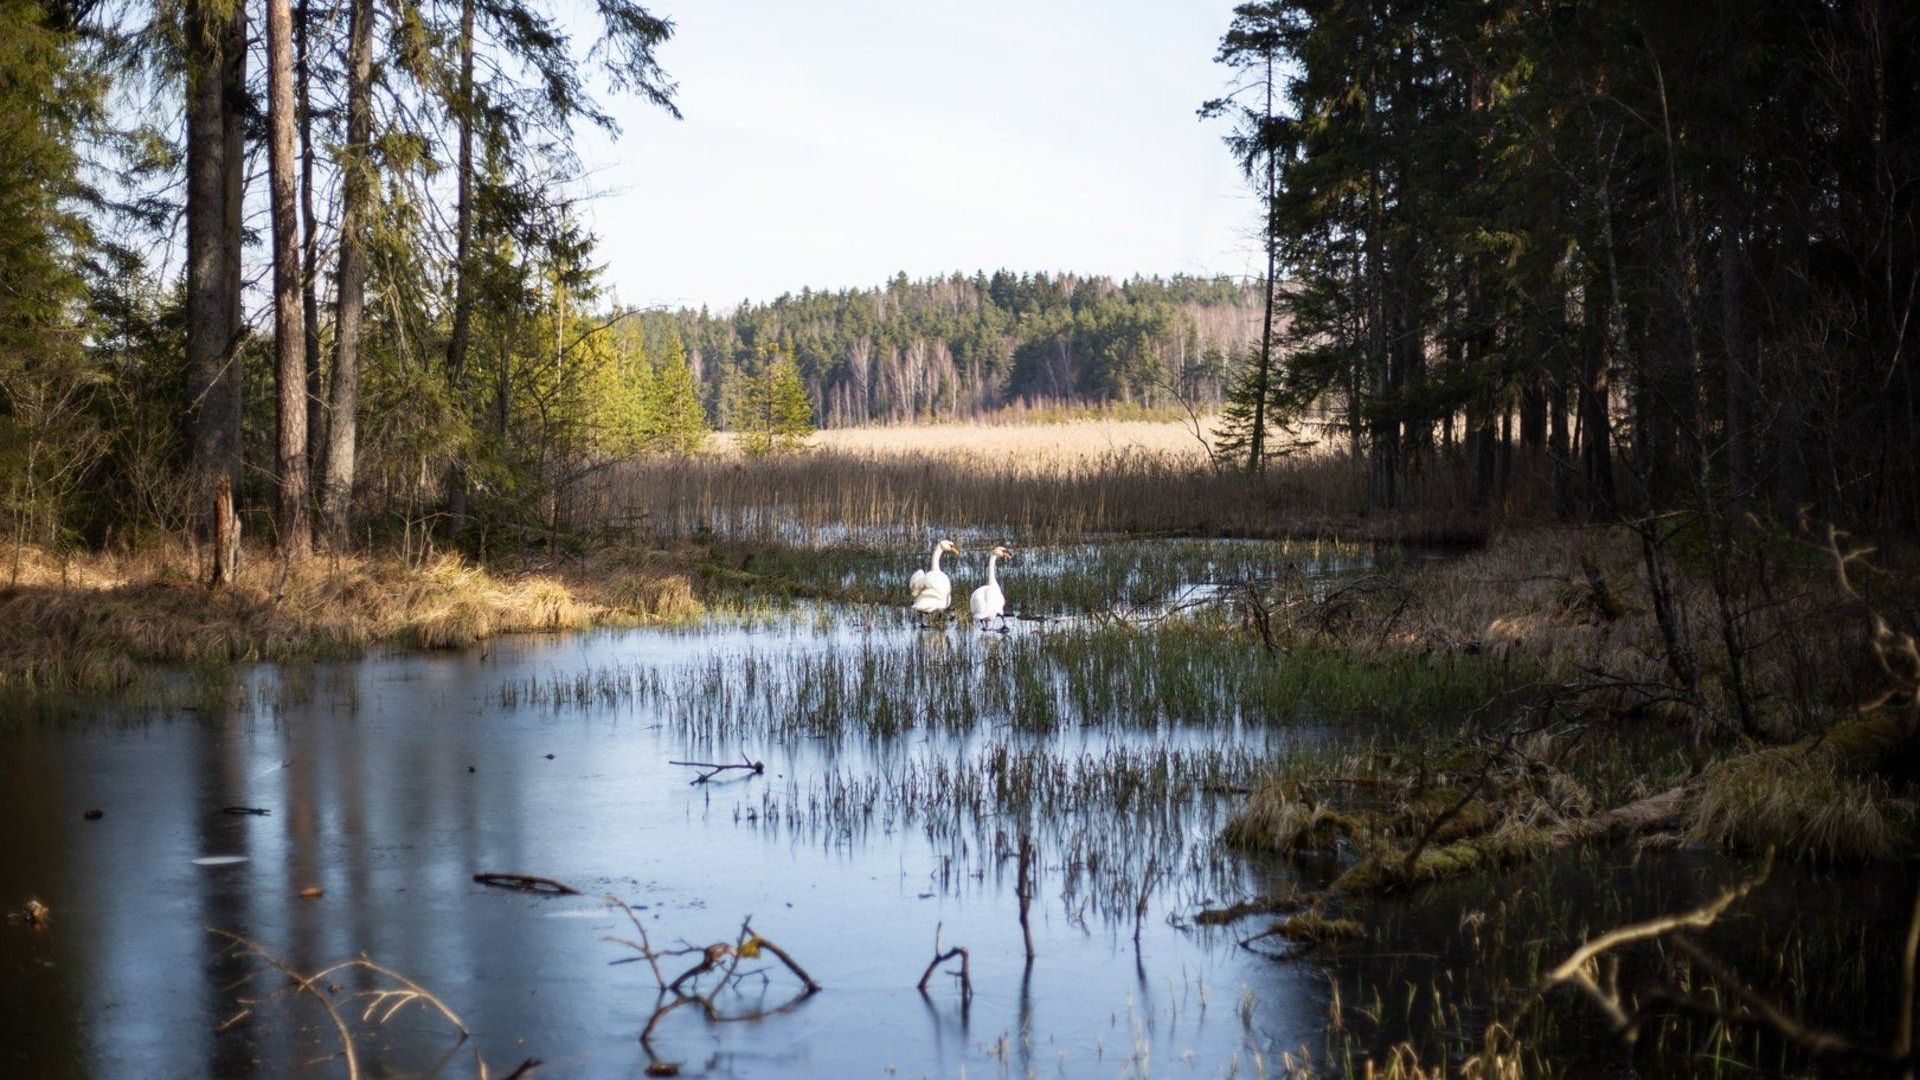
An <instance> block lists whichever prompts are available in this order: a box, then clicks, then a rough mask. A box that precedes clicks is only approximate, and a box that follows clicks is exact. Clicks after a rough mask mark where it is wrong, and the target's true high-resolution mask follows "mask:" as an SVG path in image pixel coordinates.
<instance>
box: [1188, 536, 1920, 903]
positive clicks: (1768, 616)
mask: <svg viewBox="0 0 1920 1080" xmlns="http://www.w3.org/2000/svg"><path fill="white" fill-rule="evenodd" d="M1758 542H1771V543H1776V544H1779V545H1781V553H1782V555H1783V556H1784V555H1786V554H1790V553H1791V550H1792V549H1791V548H1790V545H1791V543H1792V542H1790V541H1785V540H1779V539H1775V540H1773V541H1765V540H1761V541H1758ZM1802 554H1805V552H1802ZM1785 563H1786V560H1785V559H1784V558H1782V559H1780V560H1777V561H1776V563H1775V565H1776V566H1778V565H1782V564H1785ZM1792 565H1793V566H1794V569H1792V570H1790V571H1787V572H1781V573H1777V574H1776V578H1775V581H1774V586H1773V588H1772V589H1771V590H1770V591H1766V590H1758V589H1754V590H1751V591H1748V590H1746V589H1744V588H1743V589H1742V590H1741V596H1742V600H1741V602H1740V603H1739V604H1738V605H1737V610H1738V611H1739V612H1740V613H1741V628H1740V634H1741V637H1742V638H1743V639H1744V647H1743V651H1744V660H1745V688H1746V691H1747V695H1748V698H1749V700H1750V702H1751V705H1752V707H1753V710H1754V714H1755V718H1756V727H1757V729H1758V731H1759V732H1760V734H1761V736H1762V737H1761V738H1760V739H1759V740H1755V739H1754V738H1752V737H1751V736H1750V735H1748V734H1745V733H1740V732H1738V730H1737V728H1738V725H1737V724H1736V723H1735V722H1734V719H1733V717H1734V709H1735V704H1734V698H1733V693H1732V689H1731V688H1732V672H1731V666H1730V665H1729V664H1728V663H1727V662H1726V648H1725V644H1724V641H1723V640H1722V638H1721V627H1720V623H1719V621H1718V614H1717V610H1716V604H1715V597H1714V595H1713V590H1712V588H1711V587H1710V585H1709V582H1708V581H1707V580H1706V573H1705V568H1704V565H1702V562H1701V556H1699V555H1697V554H1696V555H1694V556H1690V557H1678V556H1676V558H1675V560H1674V564H1673V566H1672V567H1671V574H1672V575H1673V579H1674V581H1675V582H1676V589H1677V603H1678V606H1679V607H1680V608H1681V609H1682V610H1683V611H1684V613H1685V616H1686V618H1685V622H1686V624H1687V643H1688V645H1689V647H1690V648H1691V650H1692V652H1693V655H1694V656H1695V658H1696V660H1697V663H1698V666H1699V680H1698V686H1697V688H1695V689H1692V690H1689V689H1688V688H1686V687H1683V686H1681V685H1680V684H1679V682H1678V680H1676V678H1675V676H1674V674H1673V672H1672V671H1671V670H1670V668H1669V666H1668V664H1667V660H1666V654H1665V647H1666V645H1665V640H1664V637H1663V634H1662V632H1661V630H1660V628H1659V626H1658V623H1657V620H1656V619H1655V617H1654V614H1653V611H1652V605H1651V602H1650V600H1649V598H1648V591H1647V589H1646V586H1645V582H1644V575H1645V573H1646V567H1645V564H1644V561H1643V559H1642V556H1641V553H1640V549H1639V546H1638V542H1637V538H1635V537H1634V536H1633V535H1632V534H1630V533H1628V532H1626V531H1624V530H1533V531H1529V532H1526V533H1522V534H1517V535H1514V536H1510V537H1506V538H1502V539H1500V540H1497V541H1495V542H1494V543H1492V544H1490V545H1488V546H1487V547H1486V548H1485V549H1483V550H1481V551H1478V552H1475V553H1472V554H1470V555H1467V556H1464V557H1462V558H1459V559H1456V560H1450V561H1446V562H1442V563H1438V564H1419V563H1416V564H1413V565H1412V566H1411V567H1408V568H1402V569H1397V570H1392V571H1389V572H1387V573H1384V574H1381V575H1377V576H1375V577H1373V578H1366V579H1362V580H1361V581H1359V582H1354V583H1333V584H1327V583H1320V584H1317V585H1316V584H1314V583H1311V582H1290V583H1285V584H1283V586H1282V587H1281V588H1280V589H1279V590H1277V591H1276V593H1275V595H1274V596H1273V598H1272V599H1271V600H1270V601H1269V611H1268V614H1267V625H1268V627H1269V633H1270V634H1271V635H1272V636H1274V637H1275V638H1277V639H1279V640H1281V641H1282V642H1289V643H1291V642H1309V643H1312V644H1313V645H1315V646H1319V647H1339V648H1346V649H1351V650H1356V651H1359V652H1361V653H1363V654H1370V655H1376V656H1387V655H1394V654H1402V655H1404V654H1414V655H1428V654H1446V653H1478V654H1487V653H1492V654H1493V655H1495V656H1498V657H1502V658H1506V659H1509V660H1511V662H1512V663H1513V664H1514V665H1515V670H1518V671H1525V672H1527V673H1528V678H1529V680H1530V682H1529V683H1528V685H1527V686H1525V687H1523V691H1524V692H1523V693H1522V694H1521V695H1520V696H1523V697H1525V698H1527V699H1528V700H1529V701H1531V702H1532V703H1534V704H1535V705H1544V707H1545V708H1547V709H1548V710H1550V712H1547V713H1537V714H1536V713H1532V712H1529V713H1527V714H1525V715H1526V717H1528V718H1529V719H1530V722H1531V719H1532V718H1535V717H1537V716H1548V715H1550V716H1553V717H1557V718H1558V723H1559V724H1561V725H1563V726H1567V730H1568V731H1572V732H1577V736H1573V737H1567V736H1555V735H1554V734H1553V733H1551V732H1549V731H1546V730H1541V731H1539V732H1537V733H1535V734H1534V735H1532V736H1529V737H1528V738H1527V739H1525V740H1522V741H1521V742H1520V743H1519V744H1517V745H1515V746H1514V747H1513V748H1512V749H1511V750H1510V751H1508V756H1507V757H1506V758H1502V759H1501V761H1500V764H1499V765H1498V766H1497V767H1494V768H1493V769H1492V771H1488V769H1489V767H1488V765H1487V764H1486V762H1487V760H1488V758H1487V756H1486V749H1485V747H1483V748H1482V749H1475V748H1474V744H1471V743H1468V742H1466V741H1464V740H1460V741H1453V742H1448V743H1442V744H1439V745H1435V746H1429V747H1427V748H1426V749H1425V750H1423V751H1422V752H1421V753H1420V754H1419V755H1417V756H1418V757H1419V760H1420V761H1421V763H1422V764H1421V766H1420V769H1419V773H1418V775H1419V777H1420V785H1424V786H1423V787H1420V788H1418V789H1416V788H1414V787H1412V786H1410V785H1412V784H1413V781H1412V780H1411V779H1409V777H1411V776H1412V775H1413V773H1412V772H1411V770H1403V772H1405V774H1406V775H1398V776H1395V775H1382V774H1379V773H1376V772H1370V771H1369V770H1368V768H1367V767H1365V766H1366V763H1365V762H1364V761H1360V760H1358V759H1348V760H1342V761H1339V762H1323V763H1318V764H1316V763H1313V762H1307V763H1304V764H1303V765H1302V766H1299V767H1295V768H1293V769H1290V770H1283V771H1281V772H1276V773H1275V774H1274V775H1272V776H1271V777H1269V778H1268V779H1267V780H1266V781H1264V782H1263V783H1262V784H1261V785H1260V786H1259V787H1257V788H1256V790H1255V791H1254V792H1253V793H1252V795H1251V796H1250V797H1249V798H1248V800H1247V803H1246V805H1245V807H1244V808H1243V809H1242V811H1241V812H1240V813H1239V814H1237V815H1236V816H1235V817H1234V818H1233V819H1232V820H1231V821H1230V823H1229V824H1228V826H1227V828H1226V830H1225V832H1224V833H1223V839H1225V840H1226V841H1227V842H1229V843H1231V844H1234V845H1235V846H1238V847H1242V848H1245V849H1249V850H1258V851H1270V852H1278V853H1286V854H1296V853H1312V852H1323V853H1324V852H1340V853H1342V854H1344V855H1346V856H1355V857H1360V858H1361V859H1362V862H1361V863H1360V864H1358V865H1356V866H1355V867H1354V868H1353V871H1352V872H1351V873H1350V874H1349V876H1348V877H1346V878H1343V879H1342V880H1343V881H1351V880H1353V878H1354V876H1355V875H1356V874H1358V875H1360V876H1362V877H1364V876H1365V875H1364V874H1362V873H1361V872H1362V871H1365V870H1366V869H1367V868H1368V867H1369V866H1373V867H1379V868H1384V869H1386V870H1388V871H1391V873H1389V874H1387V875H1386V877H1387V879H1388V880H1392V881H1398V880H1402V879H1407V878H1411V879H1412V880H1424V878H1425V877H1427V876H1446V875H1447V874H1451V873H1454V872H1460V871H1461V870H1462V869H1472V868H1476V867H1480V866H1487V865H1498V864H1501V863H1504V862H1508V861H1512V860H1514V859H1518V858H1526V857H1530V856H1531V855H1533V854H1536V853H1537V852H1538V851H1540V850H1545V849H1547V848H1550V847H1551V846H1553V845H1552V844H1549V843H1547V841H1549V840H1551V839H1554V838H1556V837H1559V836H1573V837H1575V838H1577V839H1578V838H1585V836H1586V833H1585V832H1584V831H1583V830H1584V829H1586V827H1587V826H1589V825H1598V824H1601V823H1605V822H1607V820H1608V815H1609V814H1610V813H1612V814H1615V815H1616V816H1618V815H1619V813H1620V812H1621V811H1624V810H1627V809H1632V808H1634V807H1643V808H1652V809H1657V810H1658V811H1659V813H1658V814H1652V813H1649V814H1644V815H1642V814H1638V813H1636V814H1634V815H1629V816H1626V817H1620V818H1619V820H1618V824H1620V825H1622V826H1624V827H1625V831H1628V832H1631V831H1633V830H1636V829H1641V828H1661V829H1670V830H1677V833H1678V834H1679V835H1684V836H1685V837H1686V838H1688V839H1690V840H1693V841H1695V842H1698V843H1703V844H1707V845H1710V846H1714V847H1720V848H1727V849H1732V850H1738V851H1744V852H1761V851H1766V850H1768V849H1774V850H1777V851H1779V852H1781V853H1782V854H1784V855H1787V856H1791V857H1807V858H1813V859H1816V860H1821V861H1828V862H1863V861H1871V860H1876V859H1884V858H1889V857H1894V856H1898V855H1901V854H1904V853H1907V852H1910V851H1912V850H1914V847H1915V844H1916V842H1920V828H1916V826H1917V825H1920V821H1916V818H1917V816H1920V815H1917V814H1916V809H1915V806H1914V804H1913V795H1914V789H1913V788H1912V786H1911V779H1910V778H1911V776H1912V775H1913V773H1912V771H1911V767H1912V761H1913V759H1914V758H1915V757H1916V756H1920V743H1916V741H1915V738H1914V735H1913V732H1914V730H1915V721H1913V720H1912V719H1911V718H1908V719H1906V720H1902V719H1901V716H1903V715H1905V714H1903V713H1901V711H1900V709H1899V708H1897V707H1895V706H1893V705H1889V706H1886V707H1883V708H1881V709H1880V710H1879V711H1877V712H1870V713H1868V714H1866V718H1864V719H1863V718H1862V715H1861V713H1860V707H1861V704H1862V703H1864V702H1870V701H1873V700H1876V699H1877V698H1879V697H1881V696H1883V695H1882V691H1884V689H1885V683H1886V679H1887V678H1888V675H1887V673H1885V672H1881V671H1877V670H1876V669H1874V668H1873V666H1872V665H1871V663H1869V662H1868V657H1869V656H1870V655H1871V654H1870V653H1869V650H1868V626H1869V622H1868V619H1867V617H1866V613H1865V611H1864V610H1863V608H1862V606H1861V604H1860V602H1859V601H1858V599H1857V598H1855V597H1852V596H1850V595H1849V594H1847V593H1844V592H1842V591H1841V590H1840V589H1839V588H1838V587H1837V585H1836V583H1835V582H1834V580H1833V579H1832V577H1831V573H1830V570H1829V569H1828V568H1827V567H1825V566H1823V565H1822V563H1821V560H1820V559H1819V558H1817V557H1814V558H1803V559H1802V560H1801V561H1799V562H1798V563H1795V564H1792ZM1889 579H1890V580H1892V581H1895V582H1897V581H1898V580H1901V579H1899V578H1896V577H1892V576H1891V575H1890V576H1889ZM1906 580H1909V581H1910V578H1909V579H1906ZM1596 583H1598V584H1596ZM1887 598H1888V599H1893V600H1900V599H1902V598H1899V597H1894V596H1892V595H1891V594H1889V596H1888V597H1887ZM1905 599H1910V598H1905ZM1636 717H1637V718H1638V719H1637V720H1636V719H1635V718H1636ZM1489 719H1493V717H1491V716H1489ZM1649 721H1650V723H1649ZM1568 725H1570V726H1568ZM1650 738H1651V739H1654V740H1657V742H1658V745H1659V746H1660V747H1664V748H1665V749H1663V750H1659V751H1658V752H1657V753H1643V752H1642V751H1647V750H1648V744H1647V742H1646V741H1647V740H1648V739H1650ZM1768 742H1773V743H1778V744H1780V745H1773V746H1764V744H1765V743H1768ZM1487 745H1489V746H1490V745H1491V744H1487ZM1762 747H1764V748H1762ZM1656 758H1657V760H1659V761H1662V762H1664V763H1665V764H1664V765H1663V766H1661V767H1660V768H1659V769H1657V770H1655V771H1654V772H1653V773H1648V772H1646V771H1644V764H1639V765H1636V764H1634V763H1635V762H1640V763H1644V762H1646V761H1648V760H1653V759H1656ZM1303 768H1304V769H1305V771H1304V772H1303V771H1302V769H1303ZM1356 777H1357V778H1358V779H1357V780H1356V779H1355V778H1356ZM1476 777H1477V778H1479V779H1478V780H1475V778H1476ZM1470 783H1480V784H1484V787H1477V788H1474V789H1473V791H1474V792H1475V793H1476V794H1475V797H1474V798H1472V799H1471V800H1469V801H1466V802H1465V803H1464V804H1463V805H1462V806H1460V807H1459V812H1457V813H1456V814H1455V816H1453V817H1451V818H1449V819H1447V820H1446V822H1445V825H1446V828H1445V829H1442V830H1439V831H1438V832H1437V833H1435V834H1431V835H1428V836H1427V841H1428V843H1427V846H1425V847H1424V848H1422V849H1421V850H1422V851H1423V852H1424V854H1423V855H1422V856H1421V857H1420V859H1419V865H1418V866H1414V865H1411V864H1409V865H1407V866H1404V867H1403V866H1402V865H1401V862H1402V860H1404V859H1406V857H1407V856H1406V852H1407V851H1408V850H1409V847H1410V845H1411V842H1412V841H1411V838H1412V837H1413V836H1415V835H1418V834H1420V833H1421V832H1422V831H1423V830H1424V828H1425V826H1424V825H1423V824H1422V821H1423V818H1422V803H1421V799H1423V798H1427V797H1430V796H1431V795H1432V794H1433V793H1434V792H1447V791H1448V789H1449V788H1450V787H1451V788H1453V789H1461V790H1465V789H1466V787H1467V785H1469V784H1470ZM1676 792H1677V793H1679V794H1677V795H1676V794H1675V793H1676ZM1458 795H1459V792H1458V791H1453V792H1451V793H1450V796H1458ZM1447 801H1448V802H1449V803H1450V804H1451V803H1452V801H1453V798H1452V797H1450V798H1449V799H1448V800H1447ZM1609 807H1613V808H1614V810H1612V811H1610V810H1609ZM1448 831H1452V832H1454V833H1456V834H1458V835H1455V836H1449V835H1447V832H1448ZM1621 831H1622V830H1621V829H1615V828H1612V827H1608V828H1604V829H1601V830H1599V832H1598V833H1596V834H1595V835H1608V836H1611V835H1617V834H1618V833H1620V832H1621ZM1430 864H1431V865H1430ZM1455 864H1459V865H1455ZM1376 876H1378V875H1376ZM1355 887H1356V888H1357V887H1358V886H1355Z"/></svg>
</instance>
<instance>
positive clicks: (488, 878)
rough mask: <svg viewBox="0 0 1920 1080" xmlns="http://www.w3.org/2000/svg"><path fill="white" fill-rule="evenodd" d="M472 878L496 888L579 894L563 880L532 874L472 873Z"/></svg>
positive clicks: (565, 894)
mask: <svg viewBox="0 0 1920 1080" xmlns="http://www.w3.org/2000/svg"><path fill="white" fill-rule="evenodd" d="M473 880H474V881H475V882H476V883H478V884H481V885H489V886H492V887H493V888H496V889H515V890H518V891H519V892H534V893H551V894H552V895H554V896H579V895H580V890H579V889H576V888H574V887H573V886H571V885H569V884H567V883H566V882H564V881H555V880H553V879H552V878H544V877H535V876H534V875H532V874H503V873H492V872H489V873H481V874H475V875H473Z"/></svg>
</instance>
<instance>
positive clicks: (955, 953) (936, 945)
mask: <svg viewBox="0 0 1920 1080" xmlns="http://www.w3.org/2000/svg"><path fill="white" fill-rule="evenodd" d="M940 929H941V927H940V926H935V927H934V928H933V959H932V960H931V961H929V962H928V964H927V970H926V971H924V972H922V973H921V974H920V981H919V983H917V984H916V985H917V987H918V988H919V990H920V996H922V997H925V996H926V994H927V980H928V979H931V978H933V973H934V972H935V971H938V970H939V969H940V965H941V964H944V963H946V962H947V961H949V960H952V959H954V958H955V957H958V958H959V959H960V970H959V971H956V972H954V975H955V976H957V977H958V978H959V979H960V1001H961V1004H965V1003H967V1002H969V1001H972V1000H973V971H972V968H971V966H970V964H969V961H968V957H967V950H966V947H965V946H961V945H955V946H954V947H953V948H951V949H947V950H946V951H944V952H942V951H941V949H940Z"/></svg>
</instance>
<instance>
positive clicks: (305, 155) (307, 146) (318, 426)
mask: <svg viewBox="0 0 1920 1080" xmlns="http://www.w3.org/2000/svg"><path fill="white" fill-rule="evenodd" d="M312 21H313V11H312V8H311V6H310V5H309V3H308V0H300V4H299V6H298V7H296V8H295V9H294V22H293V33H294V39H293V48H294V65H295V68H294V92H295V93H296V94H297V95H298V96H299V101H300V236H301V241H302V243H301V248H300V269H301V275H300V310H301V318H302V325H303V326H304V327H305V329H306V341H305V345H306V365H307V475H308V477H309V479H310V480H311V481H312V483H313V486H314V488H315V489H316V490H322V489H324V487H325V482H324V481H323V480H322V479H321V473H322V471H323V470H324V469H325V468H326V437H325V434H324V432H325V429H326V408H325V405H326V400H325V397H324V395H323V394H322V392H321V388H320V296H319V292H320V290H319V288H318V283H319V275H320V232H319V229H318V227H317V225H316V223H315V221H314V214H313V96H312V86H313V77H312V65H313V60H312V56H311V51H310V50H311V48H312V43H311V40H310V39H311V37H312V33H313V27H312Z"/></svg>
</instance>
